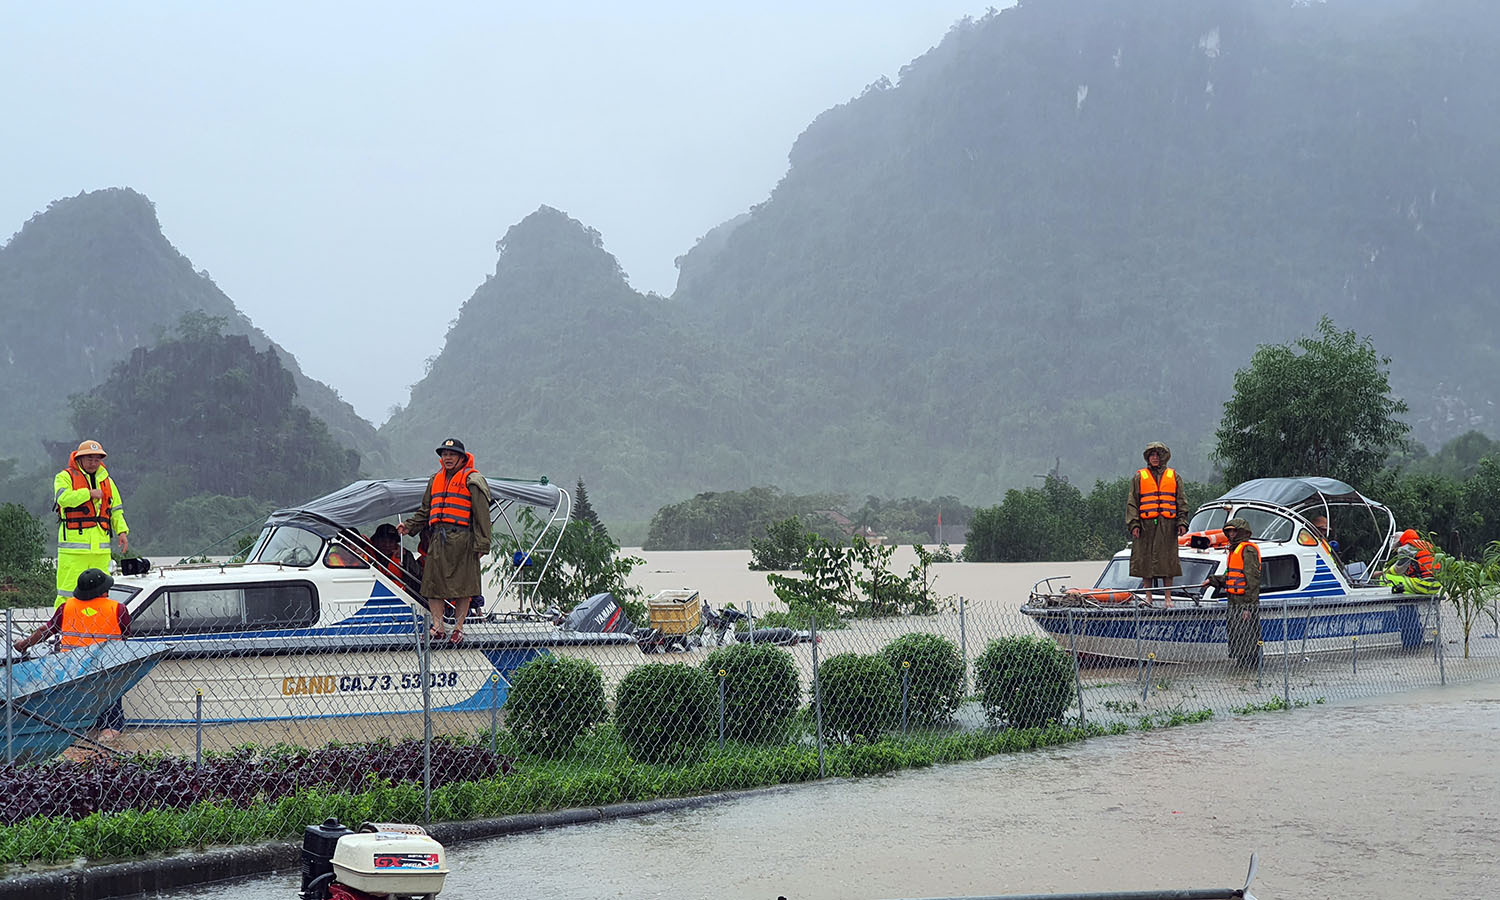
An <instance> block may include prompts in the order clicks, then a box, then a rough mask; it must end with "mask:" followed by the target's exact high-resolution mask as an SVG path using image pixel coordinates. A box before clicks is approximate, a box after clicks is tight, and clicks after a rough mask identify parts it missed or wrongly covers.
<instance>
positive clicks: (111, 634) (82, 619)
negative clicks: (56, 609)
mask: <svg viewBox="0 0 1500 900" xmlns="http://www.w3.org/2000/svg"><path fill="white" fill-rule="evenodd" d="M122 637H123V635H122V634H120V604H119V603H117V602H116V601H114V600H111V599H110V598H108V597H95V598H94V599H92V600H79V599H78V598H77V597H69V598H68V599H67V600H66V601H65V602H64V603H63V606H62V635H61V639H60V640H59V644H60V645H61V646H62V648H63V649H64V650H72V649H73V648H75V647H87V646H89V645H90V644H97V643H99V642H101V641H112V640H113V641H117V640H119V639H120V638H122Z"/></svg>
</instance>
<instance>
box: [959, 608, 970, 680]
mask: <svg viewBox="0 0 1500 900" xmlns="http://www.w3.org/2000/svg"><path fill="white" fill-rule="evenodd" d="M965 605H966V601H965V600H964V598H962V597H959V598H958V652H959V654H960V655H961V656H962V657H963V661H964V691H963V692H964V693H965V694H967V693H969V633H968V631H967V630H966V629H965V627H964V606H965Z"/></svg>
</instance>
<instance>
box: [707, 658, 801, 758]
mask: <svg viewBox="0 0 1500 900" xmlns="http://www.w3.org/2000/svg"><path fill="white" fill-rule="evenodd" d="M703 671H705V672H707V673H708V674H709V676H710V677H711V678H713V679H714V682H715V687H717V682H718V680H719V672H720V671H723V672H724V676H723V677H724V732H725V736H726V737H728V738H730V739H731V740H736V741H758V742H764V741H772V740H780V739H781V738H782V737H784V736H785V734H786V726H787V721H788V720H789V719H791V716H792V713H794V712H796V711H797V707H798V705H800V703H801V700H802V684H801V682H800V681H799V680H798V678H797V664H796V663H795V662H793V661H792V654H790V653H788V652H787V651H785V650H783V649H781V648H780V647H775V646H772V645H770V644H731V645H730V646H728V647H721V648H719V649H718V650H715V651H714V652H712V653H710V654H709V655H708V659H706V660H704V661H703Z"/></svg>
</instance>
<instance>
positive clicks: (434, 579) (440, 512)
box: [396, 438, 490, 643]
mask: <svg viewBox="0 0 1500 900" xmlns="http://www.w3.org/2000/svg"><path fill="white" fill-rule="evenodd" d="M437 454H438V459H439V460H440V465H439V467H438V470H437V474H436V475H433V476H432V480H431V481H429V482H428V483H427V491H426V492H425V493H424V494H423V495H422V507H421V508H420V509H418V510H417V511H416V512H415V513H413V514H412V516H411V518H409V519H407V520H406V521H405V522H402V523H401V524H400V525H397V526H396V530H397V531H399V532H400V533H401V534H415V533H417V532H419V531H421V530H422V528H423V527H424V526H425V527H426V528H427V529H428V539H427V562H426V565H425V566H424V567H423V569H422V596H423V597H426V598H427V608H428V610H429V611H430V612H431V613H432V637H433V638H434V639H438V640H441V639H442V638H444V637H449V635H448V634H447V632H446V631H445V630H444V627H443V626H444V622H443V617H444V613H445V610H446V607H447V605H448V604H449V603H452V604H453V609H454V620H453V634H452V636H451V637H449V639H450V640H452V641H453V642H454V643H457V642H458V641H461V640H463V638H464V619H465V618H466V617H467V616H468V615H469V601H470V599H471V598H473V597H474V596H475V595H477V594H479V593H481V591H480V585H479V558H480V557H481V556H484V555H485V554H486V553H488V552H490V488H489V485H488V484H487V483H485V480H484V476H483V475H480V474H479V472H478V471H476V470H475V468H474V454H472V453H469V452H468V451H466V450H465V449H464V442H463V441H460V440H459V439H457V438H449V439H448V440H446V441H443V443H442V444H440V445H439V446H438V448H437Z"/></svg>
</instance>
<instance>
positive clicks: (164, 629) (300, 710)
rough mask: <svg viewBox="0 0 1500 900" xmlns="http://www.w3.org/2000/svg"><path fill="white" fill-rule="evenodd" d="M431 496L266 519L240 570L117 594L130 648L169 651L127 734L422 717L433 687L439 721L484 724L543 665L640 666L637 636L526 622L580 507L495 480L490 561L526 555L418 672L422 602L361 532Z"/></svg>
mask: <svg viewBox="0 0 1500 900" xmlns="http://www.w3.org/2000/svg"><path fill="white" fill-rule="evenodd" d="M426 485H427V479H425V478H409V479H402V480H391V481H360V482H356V483H354V484H351V485H349V486H348V487H345V488H343V489H342V490H339V491H337V492H335V493H333V494H329V495H328V496H326V497H322V498H319V499H317V500H314V501H312V502H310V503H306V504H303V505H301V506H298V507H294V508H290V509H282V510H278V511H277V512H275V513H273V514H272V515H271V516H270V518H269V519H268V520H267V521H266V523H265V526H264V528H263V529H262V531H261V534H260V537H259V538H258V539H257V540H256V542H255V544H254V545H253V546H252V547H251V549H250V551H249V553H248V555H247V557H246V561H245V562H243V563H223V564H218V563H214V564H198V565H176V566H165V567H162V568H157V569H151V570H148V571H147V572H146V573H145V574H141V575H122V576H120V577H119V578H117V579H116V582H115V586H114V588H113V589H112V590H111V592H110V595H111V596H112V597H113V598H114V599H116V600H118V601H120V602H122V603H125V604H126V605H127V606H128V608H129V609H130V613H131V617H132V625H131V643H145V644H161V645H163V646H166V647H168V650H167V652H166V653H165V655H164V657H163V658H162V659H161V660H160V661H159V662H158V663H157V665H156V667H155V668H154V669H152V670H151V672H150V673H149V674H148V675H147V676H146V677H145V678H143V679H142V680H141V681H140V683H139V684H137V685H135V687H133V688H132V689H131V690H130V691H129V692H128V693H127V694H125V697H124V701H123V706H124V718H125V726H126V727H127V728H140V727H148V726H173V725H190V724H193V723H195V722H197V721H201V722H203V723H205V724H214V723H226V722H248V721H268V720H285V719H298V720H300V719H310V718H325V717H338V716H353V715H384V714H392V713H397V714H399V713H409V712H421V711H422V709H423V693H424V688H425V691H426V692H427V695H428V702H429V704H430V708H431V709H433V710H435V711H481V710H490V709H492V708H495V707H497V706H499V705H500V704H503V703H504V701H505V696H506V692H507V687H508V683H509V677H510V675H511V673H512V672H514V671H515V669H516V668H517V667H518V666H520V665H521V664H523V663H524V662H526V661H527V660H529V659H531V658H533V657H535V656H537V655H538V654H541V653H549V652H555V653H594V652H598V651H599V648H600V647H601V646H604V645H614V644H620V645H623V646H624V647H625V648H627V649H628V650H629V652H630V653H631V654H634V655H635V656H639V652H638V651H637V650H636V649H635V639H634V636H633V635H630V634H623V633H603V634H601V633H582V632H578V631H573V630H570V629H568V628H567V627H566V626H565V624H558V621H559V617H556V616H549V615H545V614H542V613H539V612H537V611H536V610H535V609H534V608H533V607H534V606H535V602H536V591H537V588H538V586H539V584H540V582H541V578H542V576H543V574H544V573H545V570H546V567H547V565H548V563H549V562H550V557H551V555H552V552H553V551H554V550H555V548H556V545H557V542H558V541H559V540H560V539H561V528H562V526H563V525H565V524H566V523H567V520H568V516H569V511H570V507H571V501H570V498H569V496H568V493H567V491H565V490H563V489H561V488H559V487H557V486H555V485H550V484H546V483H545V482H542V483H537V482H519V481H509V480H502V479H494V478H491V479H489V486H490V492H491V497H492V503H491V507H490V513H491V519H492V520H493V521H494V522H495V535H496V538H497V546H498V545H499V540H498V539H499V538H500V536H501V534H502V533H503V532H508V533H509V534H511V535H512V537H513V539H514V540H515V542H516V544H515V546H519V547H522V548H525V549H523V550H521V551H516V552H514V556H513V558H512V557H510V556H507V557H504V558H503V560H502V562H504V563H506V564H505V565H502V566H500V567H499V570H498V571H497V572H493V573H492V574H494V575H495V576H496V581H497V583H496V585H495V586H494V587H493V589H487V591H486V595H487V596H486V601H487V602H486V603H485V605H484V607H483V609H482V610H481V611H480V612H478V613H474V614H471V615H470V617H469V619H468V620H467V621H466V622H465V623H464V632H465V639H464V640H463V642H462V643H460V644H450V643H448V642H446V641H436V642H433V643H432V644H431V647H430V653H428V654H427V655H426V658H427V665H426V667H425V671H424V670H423V667H422V666H421V665H420V661H421V659H422V656H423V654H422V653H421V652H419V651H420V650H421V649H422V646H423V643H424V642H425V641H426V635H427V628H426V624H425V619H424V614H423V609H424V607H423V604H422V601H421V598H420V597H418V596H417V594H416V593H415V592H414V585H413V584H412V583H410V582H408V583H406V584H403V583H401V582H402V581H403V580H405V579H399V578H393V577H392V576H391V575H390V574H389V573H388V572H386V571H385V570H383V569H380V568H376V567H372V566H371V565H370V564H369V562H368V560H369V559H371V558H372V555H373V554H375V553H376V552H377V551H376V550H375V548H374V547H373V546H371V545H370V543H369V542H368V540H367V539H366V538H365V537H364V535H363V534H362V533H361V530H364V533H368V531H369V530H371V529H372V528H373V525H374V524H375V523H377V522H380V521H382V520H385V521H392V520H393V518H394V517H397V516H402V515H405V514H408V513H410V512H411V511H413V510H415V509H416V508H417V507H418V506H419V505H420V503H421V498H422V494H423V491H424V489H425V488H426ZM523 509H528V510H532V513H531V514H529V515H523V514H522V513H521V510H523ZM405 540H406V543H408V544H412V543H414V541H413V539H412V538H406V539H405ZM544 542H545V543H544ZM511 562H514V563H515V564H514V565H510V564H509V563H511ZM487 580H488V579H487ZM502 605H506V606H514V607H515V611H514V612H500V611H497V608H498V607H500V606H502ZM200 698H201V701H200ZM200 702H201V706H200Z"/></svg>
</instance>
